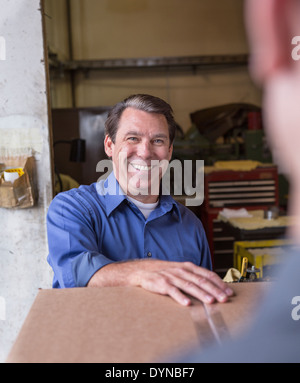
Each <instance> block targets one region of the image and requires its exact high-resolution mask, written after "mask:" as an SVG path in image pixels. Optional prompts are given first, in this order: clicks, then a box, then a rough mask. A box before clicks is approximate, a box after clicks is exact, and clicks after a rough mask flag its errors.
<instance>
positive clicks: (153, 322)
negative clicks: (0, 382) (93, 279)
mask: <svg viewBox="0 0 300 383" xmlns="http://www.w3.org/2000/svg"><path fill="white" fill-rule="evenodd" d="M232 286H233V288H234V290H235V292H236V296H235V297H233V298H232V299H231V300H230V302H228V303H225V304H215V305H212V308H213V309H214V310H218V312H219V313H221V314H222V316H223V320H224V322H225V324H226V326H227V327H228V329H229V331H230V333H231V335H236V334H238V333H239V332H240V331H243V330H244V329H245V326H248V325H249V324H250V322H251V320H252V319H253V317H254V315H253V314H254V312H255V307H256V305H258V297H261V296H262V292H263V291H264V289H265V284H264V283H259V282H257V283H240V284H232ZM241 325H242V326H241ZM207 330H208V321H207V319H206V316H205V310H204V307H203V305H202V303H200V302H198V301H194V303H193V305H192V306H190V307H183V306H180V305H179V304H178V303H176V302H175V301H173V300H172V299H171V298H169V297H166V296H161V295H157V294H153V293H150V292H147V291H145V290H143V289H141V288H134V287H112V288H111V287H105V288H76V289H65V290H41V291H40V292H39V293H38V295H37V298H36V300H35V302H34V304H33V307H32V308H31V310H30V312H29V315H28V317H27V319H26V321H25V323H24V325H23V327H22V329H21V332H20V334H19V336H18V338H17V340H16V342H15V344H14V346H13V348H12V350H11V352H10V354H9V356H8V359H7V362H8V363H56V362H58V363H60V362H61V363H62V362H63V363H78V362H83V363H84V362H88V363H93V362H98V363H104V362H106V363H128V362H130V363H132V362H135V363H146V362H161V361H166V360H167V359H168V358H169V357H171V356H173V355H175V354H176V355H178V353H179V354H180V353H181V352H184V351H186V350H187V349H190V347H194V346H197V347H199V348H203V347H206V346H207V343H206V342H205V341H204V340H203V339H204V338H206V333H207ZM204 335H205V336H204ZM203 336H204V337H203Z"/></svg>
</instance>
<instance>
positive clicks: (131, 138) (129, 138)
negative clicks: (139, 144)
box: [127, 137, 137, 141]
mask: <svg viewBox="0 0 300 383" xmlns="http://www.w3.org/2000/svg"><path fill="white" fill-rule="evenodd" d="M127 140H128V141H137V137H128V138H127Z"/></svg>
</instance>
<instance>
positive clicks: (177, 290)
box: [138, 263, 233, 306]
mask: <svg viewBox="0 0 300 383" xmlns="http://www.w3.org/2000/svg"><path fill="white" fill-rule="evenodd" d="M138 285H139V286H141V287H143V288H144V289H146V290H149V291H152V292H155V293H159V294H163V295H169V296H170V297H172V298H173V299H174V300H175V301H176V302H178V303H179V304H181V305H184V306H187V305H190V304H191V299H190V298H189V297H188V296H187V295H186V294H188V295H189V296H191V297H194V298H196V299H198V300H200V301H201V302H203V303H208V304H210V303H213V302H215V301H217V302H220V303H224V302H226V301H227V300H228V298H229V297H230V296H232V295H233V291H232V290H231V289H230V288H228V285H227V284H226V283H224V282H223V281H222V280H221V279H220V277H219V276H218V275H217V274H215V273H213V272H211V271H209V270H206V269H203V268H201V267H198V266H195V265H193V264H190V263H179V264H178V265H176V267H174V265H172V267H170V268H165V269H162V270H159V271H154V272H153V271H149V272H148V271H144V270H143V271H141V273H139V282H138Z"/></svg>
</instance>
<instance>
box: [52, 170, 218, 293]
mask: <svg viewBox="0 0 300 383" xmlns="http://www.w3.org/2000/svg"><path fill="white" fill-rule="evenodd" d="M47 230H48V243H49V255H48V262H49V264H50V266H51V267H52V269H53V271H54V279H53V287H54V288H67V287H84V286H86V285H87V283H88V282H89V280H90V278H91V277H92V276H93V274H94V273H95V272H96V271H98V270H99V269H100V268H101V267H103V266H105V265H107V264H109V263H113V262H118V261H126V260H132V259H142V258H148V259H149V257H151V259H160V260H167V261H176V262H185V261H190V262H193V263H194V264H196V265H199V266H202V267H205V268H208V269H211V267H212V264H211V256H210V251H209V247H208V243H207V239H206V236H205V232H204V229H203V226H202V224H201V222H200V220H199V219H198V218H197V217H196V216H195V215H194V214H193V213H192V212H191V211H190V210H189V209H187V208H186V207H184V206H183V205H181V204H180V203H178V202H176V201H175V200H174V199H173V198H172V197H171V196H169V195H161V196H160V201H159V204H158V206H157V207H156V209H155V210H154V211H153V212H152V213H151V214H150V216H149V217H148V219H145V217H144V215H143V214H142V213H141V211H140V210H139V209H138V208H137V207H136V206H135V204H133V203H131V202H130V201H129V200H128V199H127V198H126V196H125V195H124V194H123V193H122V190H121V189H120V187H119V184H118V182H117V180H116V179H115V177H114V174H113V173H111V174H110V175H109V177H108V178H107V179H106V180H105V181H104V180H102V181H100V182H97V183H94V184H92V185H89V186H80V187H79V188H78V189H72V190H69V191H67V192H64V193H60V194H58V195H57V196H56V197H55V198H54V199H53V201H52V203H51V205H50V207H49V210H48V215H47Z"/></svg>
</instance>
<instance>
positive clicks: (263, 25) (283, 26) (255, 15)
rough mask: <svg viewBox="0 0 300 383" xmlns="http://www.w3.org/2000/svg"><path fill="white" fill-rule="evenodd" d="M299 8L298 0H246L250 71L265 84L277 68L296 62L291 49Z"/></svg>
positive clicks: (257, 79) (287, 66)
mask: <svg viewBox="0 0 300 383" xmlns="http://www.w3.org/2000/svg"><path fill="white" fill-rule="evenodd" d="M296 11H297V13H298V12H299V0H284V1H283V0H247V2H246V7H245V20H246V29H247V32H248V38H249V44H250V48H251V49H250V50H251V52H252V55H251V61H250V72H251V74H252V76H253V79H254V80H255V81H256V82H257V83H259V84H263V83H264V82H265V81H266V80H267V78H269V77H270V76H272V74H273V73H274V72H276V71H278V70H282V69H287V68H289V67H291V66H293V65H294V61H293V59H292V55H291V52H292V49H293V46H292V39H293V37H294V34H295V33H297V32H296V31H295V30H294V25H295V20H294V19H295V17H296V16H295V12H296ZM299 19H300V17H299V18H298V20H299ZM299 21H300V20H299ZM298 33H299V34H300V27H299V32H298Z"/></svg>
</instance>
